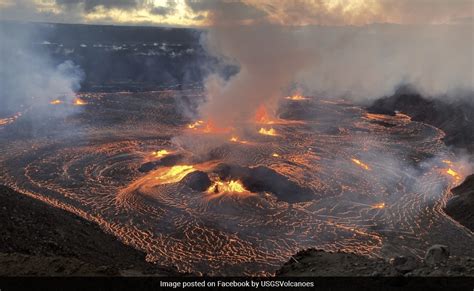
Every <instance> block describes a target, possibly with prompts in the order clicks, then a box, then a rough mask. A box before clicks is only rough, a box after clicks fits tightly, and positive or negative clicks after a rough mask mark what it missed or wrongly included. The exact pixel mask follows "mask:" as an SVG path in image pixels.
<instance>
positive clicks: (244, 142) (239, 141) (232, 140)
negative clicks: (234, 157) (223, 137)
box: [229, 136, 248, 144]
mask: <svg viewBox="0 0 474 291" xmlns="http://www.w3.org/2000/svg"><path fill="white" fill-rule="evenodd" d="M229 141H231V142H236V143H242V144H247V143H248V141H246V140H240V139H239V137H237V136H232V137H231V138H230V139H229Z"/></svg>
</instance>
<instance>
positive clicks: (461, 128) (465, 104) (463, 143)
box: [368, 89, 474, 153]
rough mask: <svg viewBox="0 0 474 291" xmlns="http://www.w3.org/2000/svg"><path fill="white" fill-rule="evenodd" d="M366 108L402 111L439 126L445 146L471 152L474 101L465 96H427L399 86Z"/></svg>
mask: <svg viewBox="0 0 474 291" xmlns="http://www.w3.org/2000/svg"><path fill="white" fill-rule="evenodd" d="M471 99H472V98H471ZM368 111H369V112H372V113H380V114H394V113H395V111H400V112H403V113H405V114H408V115H409V116H410V117H411V118H412V120H414V121H421V122H424V123H427V124H431V125H433V126H435V127H437V128H440V129H442V130H443V131H444V132H445V133H446V137H445V139H444V142H445V143H446V144H447V145H451V146H454V147H457V148H463V149H467V150H468V151H469V152H471V153H474V130H473V129H474V101H470V99H469V98H467V97H466V98H464V99H458V100H456V101H450V99H448V98H446V99H427V98H423V97H422V96H421V95H419V94H417V93H413V92H412V91H410V90H408V89H399V90H398V91H397V93H396V94H395V95H393V96H391V97H385V98H381V99H378V100H377V101H375V102H374V103H373V104H372V105H371V106H370V107H368Z"/></svg>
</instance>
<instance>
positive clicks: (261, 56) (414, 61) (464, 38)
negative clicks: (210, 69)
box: [200, 1, 474, 126]
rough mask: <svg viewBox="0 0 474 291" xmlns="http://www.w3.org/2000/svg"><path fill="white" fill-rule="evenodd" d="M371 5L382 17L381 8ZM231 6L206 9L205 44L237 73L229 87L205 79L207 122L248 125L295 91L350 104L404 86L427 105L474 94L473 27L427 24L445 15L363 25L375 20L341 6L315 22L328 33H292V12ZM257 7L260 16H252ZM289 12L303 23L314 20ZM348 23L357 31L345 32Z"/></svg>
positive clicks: (307, 29) (215, 78) (303, 29)
mask: <svg viewBox="0 0 474 291" xmlns="http://www.w3.org/2000/svg"><path fill="white" fill-rule="evenodd" d="M376 2H377V1H376ZM321 3H323V2H321ZM377 3H378V4H379V6H377V7H378V8H377V9H379V10H380V11H383V9H382V8H381V7H382V6H380V5H382V4H383V3H379V2H377ZM231 4H232V5H230V4H228V5H224V4H222V3H220V2H218V3H215V4H214V6H212V4H209V5H208V6H207V7H206V8H205V9H208V12H209V15H211V16H210V19H211V23H212V24H211V28H210V30H209V32H208V34H206V35H205V39H204V43H205V46H206V48H207V50H208V51H209V52H210V53H211V54H212V55H215V56H218V57H220V58H221V59H222V60H224V61H226V62H230V63H234V64H236V65H238V66H239V67H240V71H239V73H237V74H236V75H235V76H233V77H232V78H230V79H229V80H227V81H225V80H224V79H223V78H222V77H221V76H219V75H216V74H214V75H211V76H210V77H209V78H208V80H207V82H206V91H207V96H208V102H207V103H205V104H203V105H202V106H201V108H200V113H201V115H202V117H203V118H206V119H208V120H213V121H215V122H218V123H220V124H223V125H226V126H227V125H229V124H233V123H234V122H235V121H236V120H237V119H242V120H246V119H248V118H249V117H251V116H252V115H253V114H254V113H255V111H256V110H257V108H258V107H259V106H260V105H262V104H264V105H266V106H267V107H269V108H275V104H276V103H277V102H278V100H279V98H281V97H283V96H285V95H286V94H288V93H291V89H292V88H293V89H294V88H295V86H297V88H298V89H299V90H304V93H306V94H311V95H318V96H324V97H335V98H340V97H343V98H351V99H353V100H355V101H356V102H365V101H370V100H373V99H376V98H379V97H383V96H387V95H391V94H393V93H394V92H395V90H396V88H397V87H398V86H400V85H406V84H409V85H411V86H413V87H414V88H415V89H416V90H418V91H419V92H420V93H421V94H422V95H424V96H427V97H433V98H437V97H440V96H444V98H446V96H448V97H449V98H456V97H457V96H461V95H462V96H465V95H466V93H467V94H468V95H469V94H471V93H472V92H473V91H474V73H473V68H474V55H473V51H474V40H473V33H472V31H473V23H472V21H464V22H462V23H461V22H460V21H457V22H456V23H453V22H454V21H451V22H450V23H448V24H433V23H436V21H435V19H434V17H437V19H441V20H443V21H444V22H445V23H446V21H445V18H446V17H444V18H442V17H441V16H440V15H438V14H439V13H440V11H443V9H436V10H434V12H433V13H434V14H433V13H432V14H429V13H424V14H420V15H422V16H423V17H422V19H423V20H426V23H413V21H411V22H408V23H404V22H403V21H401V23H402V24H367V23H368V22H369V21H370V20H372V21H376V20H379V18H377V17H375V16H374V17H372V18H371V19H367V18H363V20H361V21H355V19H356V16H357V15H359V14H357V13H356V14H354V13H355V12H354V13H353V14H351V15H349V17H347V16H348V15H347V13H348V12H347V11H346V10H344V11H345V12H344V13H343V11H342V7H340V8H341V9H339V10H338V9H335V8H334V9H332V10H329V8H328V7H329V6H327V7H326V6H325V9H326V10H327V13H326V14H324V15H323V14H321V15H318V19H319V20H320V23H322V24H330V25H332V26H318V25H310V26H291V25H288V21H289V20H291V19H293V18H291V17H290V16H291V15H294V14H295V13H296V11H289V12H288V13H290V12H291V13H292V14H285V15H283V16H286V17H287V18H285V17H283V16H282V15H280V14H278V13H282V11H280V10H272V11H274V12H275V11H276V12H275V13H274V14H273V15H269V14H265V13H268V10H271V9H269V8H268V6H265V5H263V4H262V5H256V6H255V5H254V6H252V5H250V4H245V3H240V5H237V4H236V3H234V2H232V3H231ZM405 4H407V5H405V6H409V5H408V3H405ZM440 5H441V4H440ZM259 6H262V7H264V8H265V9H266V10H262V9H260V10H258V9H259V8H262V7H259ZM405 6H403V5H391V6H390V5H388V7H392V8H393V9H392V10H391V14H390V13H389V14H387V15H390V17H392V18H393V19H395V18H396V15H397V13H396V11H405V10H406V8H407V7H405ZM417 6H419V5H417ZM295 7H296V8H295V9H297V10H298V11H297V12H298V13H300V16H301V18H302V19H308V13H309V14H311V13H312V12H311V11H309V10H308V12H305V10H304V9H299V8H301V7H299V6H298V5H296V6H295ZM244 8H247V10H244ZM302 8H304V7H302ZM459 8H460V7H458V8H457V10H456V11H455V12H457V13H458V12H459V11H460V9H459ZM202 9H204V8H202ZM417 9H418V10H420V11H424V10H423V7H417ZM424 9H425V10H426V9H427V7H424ZM242 11H248V13H247V14H245V13H243V12H242ZM256 11H259V12H260V13H257V12H256ZM446 11H447V10H446ZM359 12H360V11H359ZM435 12H436V13H435ZM320 13H321V12H320ZM338 13H339V14H338ZM341 13H342V14H341ZM456 15H458V16H459V13H458V14H455V13H454V12H453V14H452V15H450V16H452V17H454V16H456ZM336 16H337V17H336ZM359 16H361V15H359ZM443 16H446V15H443ZM357 17H358V16H357ZM452 17H451V18H450V19H452ZM344 19H348V21H347V22H344ZM357 19H359V18H357ZM408 19H409V20H413V19H414V18H408ZM464 20H466V19H464ZM394 22H395V21H394ZM290 23H291V22H290ZM295 23H298V22H295ZM354 23H356V24H362V25H361V26H351V25H347V24H354ZM334 25H338V26H334Z"/></svg>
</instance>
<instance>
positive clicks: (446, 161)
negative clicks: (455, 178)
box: [443, 160, 453, 165]
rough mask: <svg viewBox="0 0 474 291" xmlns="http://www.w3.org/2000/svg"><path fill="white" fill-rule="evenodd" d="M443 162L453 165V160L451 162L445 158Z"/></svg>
mask: <svg viewBox="0 0 474 291" xmlns="http://www.w3.org/2000/svg"><path fill="white" fill-rule="evenodd" d="M443 163H445V164H447V165H451V164H452V163H453V162H451V161H450V160H443Z"/></svg>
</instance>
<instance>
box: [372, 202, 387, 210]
mask: <svg viewBox="0 0 474 291" xmlns="http://www.w3.org/2000/svg"><path fill="white" fill-rule="evenodd" d="M372 208H376V209H384V208H385V202H381V203H377V204H374V205H373V206H372Z"/></svg>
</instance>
